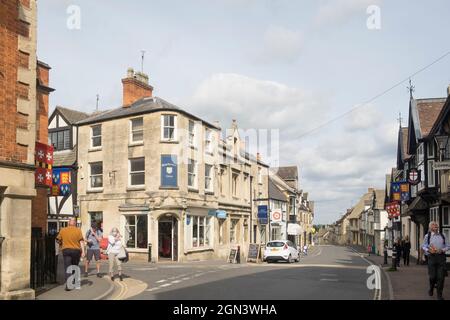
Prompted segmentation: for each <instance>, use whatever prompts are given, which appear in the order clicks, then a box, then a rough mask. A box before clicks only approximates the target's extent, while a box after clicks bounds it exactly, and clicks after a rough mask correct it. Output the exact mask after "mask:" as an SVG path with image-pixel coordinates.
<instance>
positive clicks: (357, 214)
mask: <svg viewBox="0 0 450 320" xmlns="http://www.w3.org/2000/svg"><path fill="white" fill-rule="evenodd" d="M371 198H372V193H366V194H365V195H364V196H362V198H361V199H359V201H358V203H357V204H356V206H355V207H354V208H353V210H352V213H350V215H349V216H348V219H359V217H360V216H361V213H363V211H364V207H365V202H366V201H367V200H370V199H371Z"/></svg>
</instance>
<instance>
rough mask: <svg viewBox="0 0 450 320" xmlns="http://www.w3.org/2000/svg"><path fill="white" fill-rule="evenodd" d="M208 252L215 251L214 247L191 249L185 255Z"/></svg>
mask: <svg viewBox="0 0 450 320" xmlns="http://www.w3.org/2000/svg"><path fill="white" fill-rule="evenodd" d="M206 251H214V249H213V248H212V247H201V248H191V249H186V251H185V252H184V253H196V252H206Z"/></svg>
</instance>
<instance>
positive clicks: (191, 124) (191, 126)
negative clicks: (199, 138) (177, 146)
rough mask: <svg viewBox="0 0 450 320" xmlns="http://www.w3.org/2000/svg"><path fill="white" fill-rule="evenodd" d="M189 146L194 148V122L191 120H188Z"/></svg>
mask: <svg viewBox="0 0 450 320" xmlns="http://www.w3.org/2000/svg"><path fill="white" fill-rule="evenodd" d="M189 145H190V146H191V147H194V146H195V122H194V121H192V120H189Z"/></svg>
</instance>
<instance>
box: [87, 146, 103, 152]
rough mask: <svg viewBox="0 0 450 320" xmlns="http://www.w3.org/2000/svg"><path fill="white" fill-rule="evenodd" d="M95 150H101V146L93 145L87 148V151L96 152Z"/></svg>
mask: <svg viewBox="0 0 450 320" xmlns="http://www.w3.org/2000/svg"><path fill="white" fill-rule="evenodd" d="M96 151H102V147H94V148H89V149H88V152H96Z"/></svg>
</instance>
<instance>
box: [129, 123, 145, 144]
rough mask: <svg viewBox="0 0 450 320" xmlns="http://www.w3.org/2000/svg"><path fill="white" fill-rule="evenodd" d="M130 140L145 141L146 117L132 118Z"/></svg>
mask: <svg viewBox="0 0 450 320" xmlns="http://www.w3.org/2000/svg"><path fill="white" fill-rule="evenodd" d="M130 141H131V142H132V143H133V142H142V141H144V118H136V119H132V120H131V136H130Z"/></svg>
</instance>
